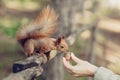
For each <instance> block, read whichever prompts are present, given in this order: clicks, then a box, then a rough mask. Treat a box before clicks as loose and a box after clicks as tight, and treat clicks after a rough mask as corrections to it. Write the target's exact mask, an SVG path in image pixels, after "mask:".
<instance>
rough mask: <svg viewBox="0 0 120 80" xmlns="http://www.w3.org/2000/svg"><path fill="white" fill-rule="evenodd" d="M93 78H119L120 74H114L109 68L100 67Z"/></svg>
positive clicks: (116, 79) (118, 79)
mask: <svg viewBox="0 0 120 80" xmlns="http://www.w3.org/2000/svg"><path fill="white" fill-rule="evenodd" d="M94 80H120V76H119V75H116V74H114V73H113V72H112V71H110V70H109V69H106V68H104V67H100V68H98V69H97V71H96V73H95V75H94Z"/></svg>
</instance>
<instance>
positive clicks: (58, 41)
mask: <svg viewBox="0 0 120 80" xmlns="http://www.w3.org/2000/svg"><path fill="white" fill-rule="evenodd" d="M61 40H62V37H58V38H57V40H56V45H59V44H60V43H61Z"/></svg>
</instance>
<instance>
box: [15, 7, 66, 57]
mask: <svg viewBox="0 0 120 80" xmlns="http://www.w3.org/2000/svg"><path fill="white" fill-rule="evenodd" d="M57 19H58V15H57V14H56V13H55V11H54V10H53V9H52V8H50V7H49V6H47V7H45V8H44V9H43V10H42V11H41V12H40V15H39V16H38V17H37V18H36V19H35V20H34V21H32V22H31V23H30V24H28V25H24V26H22V27H20V28H19V30H18V32H17V40H18V42H19V43H20V44H21V45H22V47H23V48H24V51H25V54H26V56H30V55H32V54H34V52H35V53H36V52H39V53H41V54H43V55H44V54H45V53H46V52H49V51H51V50H58V51H68V46H67V44H66V42H65V40H64V37H58V39H54V38H49V36H50V35H52V34H53V33H54V32H55V30H56V26H57Z"/></svg>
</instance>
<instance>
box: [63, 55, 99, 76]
mask: <svg viewBox="0 0 120 80" xmlns="http://www.w3.org/2000/svg"><path fill="white" fill-rule="evenodd" d="M71 59H72V60H73V61H75V62H76V63H77V64H76V65H75V66H73V65H72V64H70V61H68V60H66V58H65V57H63V64H64V66H65V68H66V69H67V71H68V72H70V73H72V74H73V75H74V76H76V77H88V76H91V77H93V76H94V74H95V72H96V70H97V67H96V66H95V65H92V64H90V63H89V62H87V61H84V60H81V59H79V58H77V57H76V56H75V55H74V54H73V53H71Z"/></svg>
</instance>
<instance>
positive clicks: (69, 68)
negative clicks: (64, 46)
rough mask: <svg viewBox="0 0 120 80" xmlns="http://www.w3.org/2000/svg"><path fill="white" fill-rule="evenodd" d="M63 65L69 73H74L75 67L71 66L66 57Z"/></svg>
mask: <svg viewBox="0 0 120 80" xmlns="http://www.w3.org/2000/svg"><path fill="white" fill-rule="evenodd" d="M63 64H64V66H65V68H66V69H67V70H68V71H69V72H71V71H72V69H73V66H72V65H71V64H70V62H68V61H67V60H66V59H65V58H64V57H63Z"/></svg>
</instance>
